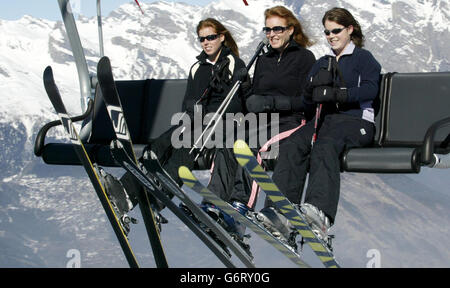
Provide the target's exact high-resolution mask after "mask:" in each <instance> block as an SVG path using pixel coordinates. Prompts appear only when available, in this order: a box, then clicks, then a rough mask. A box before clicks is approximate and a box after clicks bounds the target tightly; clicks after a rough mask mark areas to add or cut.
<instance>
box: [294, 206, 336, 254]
mask: <svg viewBox="0 0 450 288" xmlns="http://www.w3.org/2000/svg"><path fill="white" fill-rule="evenodd" d="M299 208H300V213H302V214H303V216H304V217H305V220H306V222H307V223H308V225H309V226H310V227H311V230H312V231H313V233H314V234H316V236H317V238H319V239H320V240H322V241H323V242H325V244H327V246H328V248H329V249H330V251H333V247H332V239H333V238H334V235H328V231H329V230H330V227H331V225H332V224H331V222H330V219H329V218H328V217H327V216H326V215H325V213H323V211H322V210H320V209H319V208H317V207H315V206H314V205H311V204H309V203H303V204H301V205H300V206H299Z"/></svg>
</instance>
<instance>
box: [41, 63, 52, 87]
mask: <svg viewBox="0 0 450 288" xmlns="http://www.w3.org/2000/svg"><path fill="white" fill-rule="evenodd" d="M43 78H44V83H45V82H48V81H53V69H52V66H47V67H46V68H45V70H44V73H43Z"/></svg>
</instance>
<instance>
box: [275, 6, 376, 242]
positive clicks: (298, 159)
mask: <svg viewBox="0 0 450 288" xmlns="http://www.w3.org/2000/svg"><path fill="white" fill-rule="evenodd" d="M322 23H323V25H324V28H325V30H324V34H325V37H326V39H327V42H328V44H329V45H330V47H331V49H330V51H329V53H328V54H327V55H325V56H323V57H321V58H320V59H319V60H318V61H317V62H316V63H315V64H314V66H313V67H312V69H311V72H310V73H309V76H308V79H309V81H308V85H307V89H306V90H305V94H304V97H303V102H304V105H305V106H309V107H311V108H314V107H317V105H320V106H319V107H321V108H322V109H321V113H320V118H319V119H318V120H319V122H318V124H319V125H318V127H315V125H314V124H315V121H310V122H308V123H307V124H306V125H305V127H303V128H302V129H300V130H298V131H296V132H294V133H293V134H292V135H291V136H290V137H289V138H288V139H287V140H286V141H285V142H284V143H282V145H281V147H280V156H279V162H278V165H277V166H276V167H275V170H274V174H273V180H274V181H275V182H276V184H277V186H278V187H279V188H280V190H281V191H282V192H283V193H284V194H285V195H286V197H288V198H289V200H290V201H291V202H293V203H295V204H299V205H300V201H301V198H302V193H303V186H304V184H305V180H306V175H307V173H308V170H309V180H308V186H307V188H306V195H305V201H304V203H303V204H301V205H300V211H301V212H302V213H303V214H304V215H305V217H306V219H307V221H308V222H309V224H310V225H311V226H312V228H313V230H314V231H315V232H316V234H317V235H318V236H319V237H320V238H322V239H323V240H325V241H326V240H328V239H327V238H328V234H327V233H328V229H329V228H330V227H331V225H333V223H334V221H335V217H336V213H337V207H338V201H339V194H340V156H341V153H342V152H343V151H344V150H345V149H347V148H351V147H361V146H365V145H369V144H370V143H372V141H373V137H374V131H375V125H374V117H375V116H374V108H373V102H374V100H375V98H376V97H377V95H378V89H379V79H380V72H381V66H380V64H379V63H378V62H377V60H376V59H375V58H374V57H373V56H372V54H371V53H370V52H369V51H367V50H365V49H363V48H362V46H363V44H364V36H363V34H362V31H361V27H360V25H359V23H358V22H357V21H356V19H355V18H354V17H353V16H352V14H351V13H350V12H349V11H348V10H346V9H344V8H333V9H331V10H329V11H327V12H326V13H325V15H324V17H323V20H322ZM317 116H319V115H317ZM316 132H317V138H316V141H315V142H314V141H312V138H313V135H314V134H315V133H316ZM312 142H314V143H312Z"/></svg>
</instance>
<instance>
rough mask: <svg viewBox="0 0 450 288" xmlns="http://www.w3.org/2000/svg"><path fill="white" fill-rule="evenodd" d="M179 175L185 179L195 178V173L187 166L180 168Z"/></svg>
mask: <svg viewBox="0 0 450 288" xmlns="http://www.w3.org/2000/svg"><path fill="white" fill-rule="evenodd" d="M178 175H179V176H180V178H182V179H183V178H185V179H195V177H194V174H192V172H191V170H189V168H187V167H186V166H180V167H179V168H178Z"/></svg>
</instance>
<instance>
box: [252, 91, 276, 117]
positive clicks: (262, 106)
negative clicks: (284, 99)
mask: <svg viewBox="0 0 450 288" xmlns="http://www.w3.org/2000/svg"><path fill="white" fill-rule="evenodd" d="M245 105H246V106H247V110H248V111H249V112H253V113H260V112H269V111H271V110H272V109H273V108H274V106H275V104H274V101H273V96H269V95H256V94H253V95H251V96H250V97H248V98H247V100H246V102H245Z"/></svg>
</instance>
